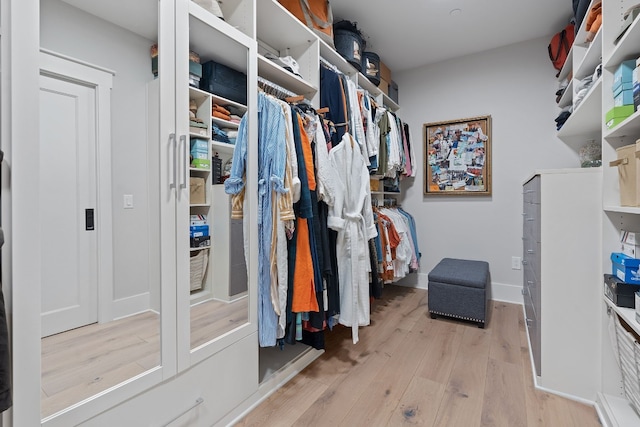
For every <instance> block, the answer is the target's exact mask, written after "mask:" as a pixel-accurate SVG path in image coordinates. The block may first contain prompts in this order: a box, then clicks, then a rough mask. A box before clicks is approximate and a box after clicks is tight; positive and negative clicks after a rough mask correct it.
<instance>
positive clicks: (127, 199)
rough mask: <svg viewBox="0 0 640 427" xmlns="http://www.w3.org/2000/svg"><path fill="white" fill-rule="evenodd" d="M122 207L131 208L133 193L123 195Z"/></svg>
mask: <svg viewBox="0 0 640 427" xmlns="http://www.w3.org/2000/svg"><path fill="white" fill-rule="evenodd" d="M124 208H125V209H133V194H125V195H124Z"/></svg>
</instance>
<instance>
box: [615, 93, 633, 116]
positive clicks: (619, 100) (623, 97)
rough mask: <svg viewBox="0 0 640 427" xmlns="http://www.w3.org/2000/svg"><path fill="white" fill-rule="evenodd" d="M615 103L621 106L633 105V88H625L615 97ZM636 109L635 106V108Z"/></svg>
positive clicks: (616, 105)
mask: <svg viewBox="0 0 640 427" xmlns="http://www.w3.org/2000/svg"><path fill="white" fill-rule="evenodd" d="M613 105H614V106H615V107H621V106H623V105H633V90H623V91H620V92H618V94H617V95H616V96H615V97H614V98H613ZM633 109H634V111H635V107H634V108H633Z"/></svg>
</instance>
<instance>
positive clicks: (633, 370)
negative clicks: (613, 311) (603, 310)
mask: <svg viewBox="0 0 640 427" xmlns="http://www.w3.org/2000/svg"><path fill="white" fill-rule="evenodd" d="M623 322H624V321H622V320H621V319H620V318H619V317H618V315H615V324H616V342H617V347H618V362H619V364H620V371H621V372H622V385H623V389H624V395H625V396H626V397H627V399H629V401H630V402H631V406H633V408H634V409H635V410H636V412H637V413H638V414H640V344H638V341H637V335H635V334H634V333H633V332H632V329H631V328H630V327H629V326H628V325H626V324H623Z"/></svg>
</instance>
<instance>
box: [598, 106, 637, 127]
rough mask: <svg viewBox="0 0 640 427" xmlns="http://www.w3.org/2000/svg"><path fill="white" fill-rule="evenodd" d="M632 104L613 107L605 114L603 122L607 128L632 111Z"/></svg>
mask: <svg viewBox="0 0 640 427" xmlns="http://www.w3.org/2000/svg"><path fill="white" fill-rule="evenodd" d="M634 110H635V108H634V106H633V105H621V106H619V107H613V108H612V109H610V110H609V111H607V114H606V115H605V123H606V125H607V127H608V128H609V129H611V128H614V127H616V126H617V125H618V124H619V123H620V122H622V121H624V119H626V118H627V117H629V116H630V115H632V114H633V113H634Z"/></svg>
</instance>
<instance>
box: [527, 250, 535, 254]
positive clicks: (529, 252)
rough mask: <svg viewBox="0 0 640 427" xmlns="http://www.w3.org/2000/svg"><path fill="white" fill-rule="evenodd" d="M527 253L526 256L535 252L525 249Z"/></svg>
mask: <svg viewBox="0 0 640 427" xmlns="http://www.w3.org/2000/svg"><path fill="white" fill-rule="evenodd" d="M527 253H528V254H533V253H535V252H533V249H527Z"/></svg>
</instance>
